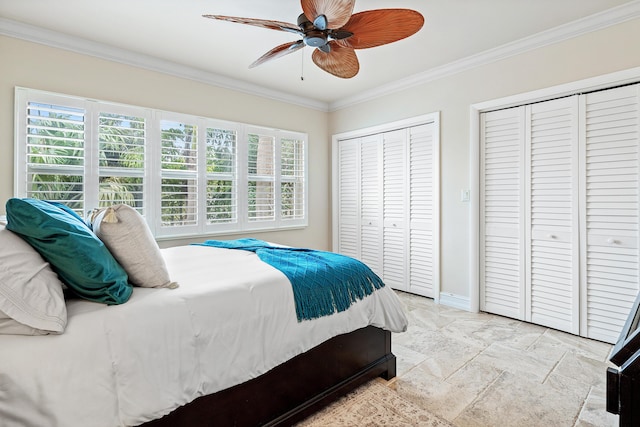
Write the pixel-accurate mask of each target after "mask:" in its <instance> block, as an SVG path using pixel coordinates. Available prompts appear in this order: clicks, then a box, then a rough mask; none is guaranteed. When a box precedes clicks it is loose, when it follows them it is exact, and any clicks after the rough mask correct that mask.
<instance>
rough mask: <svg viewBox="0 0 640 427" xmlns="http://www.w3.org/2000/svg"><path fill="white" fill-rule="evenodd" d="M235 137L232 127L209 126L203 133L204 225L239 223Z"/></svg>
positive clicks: (235, 132) (236, 133)
mask: <svg viewBox="0 0 640 427" xmlns="http://www.w3.org/2000/svg"><path fill="white" fill-rule="evenodd" d="M237 139H238V132H237V131H236V130H234V129H224V128H217V127H208V128H207V134H206V141H205V143H206V179H207V197H206V203H207V205H206V224H207V225H208V226H210V225H217V226H219V227H220V228H222V225H225V224H231V225H235V224H237V222H238V211H237V208H238V206H237V205H238V198H237V162H236V158H237Z"/></svg>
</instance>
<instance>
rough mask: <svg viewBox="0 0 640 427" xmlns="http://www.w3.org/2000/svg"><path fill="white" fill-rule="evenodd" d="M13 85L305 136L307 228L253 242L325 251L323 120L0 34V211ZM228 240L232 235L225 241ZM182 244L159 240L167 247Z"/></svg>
mask: <svg viewBox="0 0 640 427" xmlns="http://www.w3.org/2000/svg"><path fill="white" fill-rule="evenodd" d="M16 86H22V87H28V88H33V89H40V90H46V91H51V92H58V93H64V94H69V95H76V96H81V97H88V98H95V99H100V100H105V101H112V102H119V103H125V104H132V105H139V106H144V107H151V108H157V109H161V110H169V111H176V112H181V113H188V114H195V115H200V116H205V117H212V118H217V119H223V120H230V121H236V122H242V123H248V124H253V125H263V126H269V127H273V128H280V129H286V130H292V131H299V132H305V133H307V134H308V135H309V141H308V144H309V159H313V161H310V162H309V194H310V201H309V227H307V228H306V229H304V230H290V231H281V232H276V233H260V234H259V236H257V237H259V238H262V239H266V240H271V241H275V242H280V243H283V244H289V245H296V246H307V247H313V248H317V249H323V250H327V249H329V248H330V247H331V234H330V218H331V217H330V210H329V208H328V206H329V200H330V187H329V184H330V176H329V170H330V148H329V147H330V140H331V138H330V135H329V134H328V115H327V113H326V112H321V111H317V110H313V109H308V108H303V107H300V106H297V105H291V104H288V103H283V102H277V101H273V100H269V99H265V98H262V97H257V96H251V95H247V94H244V93H240V92H235V91H232V90H227V89H222V88H218V87H214V86H211V85H207V84H203V83H199V82H195V81H191V80H186V79H180V78H176V77H172V76H169V75H165V74H161V73H156V72H152V71H147V70H143V69H140V68H135V67H131V66H127V65H123V64H119V63H115V62H110V61H105V60H101V59H97V58H94V57H90V56H85V55H79V54H76V53H72V52H68V51H65V50H60V49H55V48H51V47H47V46H43V45H40V44H35V43H30V42H26V41H21V40H17V39H13V38H9V37H2V36H0V213H4V205H5V202H6V200H7V199H8V198H10V197H12V196H13V149H14V142H13V141H14V112H13V110H14V88H15V87H16ZM226 237H234V236H225V238H226ZM177 243H184V241H170V242H167V241H165V242H161V245H163V246H166V245H173V244H177Z"/></svg>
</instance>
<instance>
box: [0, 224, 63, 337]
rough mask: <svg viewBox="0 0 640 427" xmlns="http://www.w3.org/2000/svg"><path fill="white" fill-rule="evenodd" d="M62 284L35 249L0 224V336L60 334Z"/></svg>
mask: <svg viewBox="0 0 640 427" xmlns="http://www.w3.org/2000/svg"><path fill="white" fill-rule="evenodd" d="M62 286H63V285H62V282H61V281H60V279H59V278H58V275H57V274H56V273H55V272H54V271H53V270H52V269H51V267H50V265H49V263H48V262H46V261H45V260H44V259H43V258H42V257H41V256H40V254H39V253H38V252H36V250H35V249H33V248H32V247H31V245H29V244H28V243H27V242H25V241H24V240H23V239H22V238H21V237H20V236H18V235H17V234H15V233H13V232H12V231H9V230H6V229H5V228H4V225H1V224H0V334H5V335H7V334H11V335H12V334H19V335H42V334H48V333H58V334H59V333H62V332H63V331H64V329H65V327H66V326H67V306H66V305H65V301H64V294H63V292H62Z"/></svg>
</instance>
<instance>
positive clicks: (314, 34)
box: [303, 30, 327, 47]
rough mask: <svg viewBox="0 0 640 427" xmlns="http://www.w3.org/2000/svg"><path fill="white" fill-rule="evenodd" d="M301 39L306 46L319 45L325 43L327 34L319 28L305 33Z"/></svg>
mask: <svg viewBox="0 0 640 427" xmlns="http://www.w3.org/2000/svg"><path fill="white" fill-rule="evenodd" d="M303 40H304V42H305V44H306V45H307V46H311V47H320V46H324V45H326V44H327V34H326V33H325V32H324V31H320V30H311V31H308V32H306V33H305V35H304V37H303Z"/></svg>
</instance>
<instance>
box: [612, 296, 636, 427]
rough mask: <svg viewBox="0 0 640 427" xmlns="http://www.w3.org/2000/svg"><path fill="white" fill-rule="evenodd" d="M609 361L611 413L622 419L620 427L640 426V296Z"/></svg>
mask: <svg viewBox="0 0 640 427" xmlns="http://www.w3.org/2000/svg"><path fill="white" fill-rule="evenodd" d="M609 360H610V361H611V362H612V363H613V364H614V365H616V366H617V368H608V369H607V411H608V412H611V413H612V414H618V415H619V416H620V419H619V424H620V426H640V294H639V295H638V296H637V297H636V300H635V303H634V304H633V307H632V308H631V312H630V313H629V316H628V317H627V320H626V322H625V325H624V327H623V328H622V331H621V332H620V337H619V338H618V341H617V342H616V344H615V345H614V347H613V349H612V350H611V355H610V356H609Z"/></svg>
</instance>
